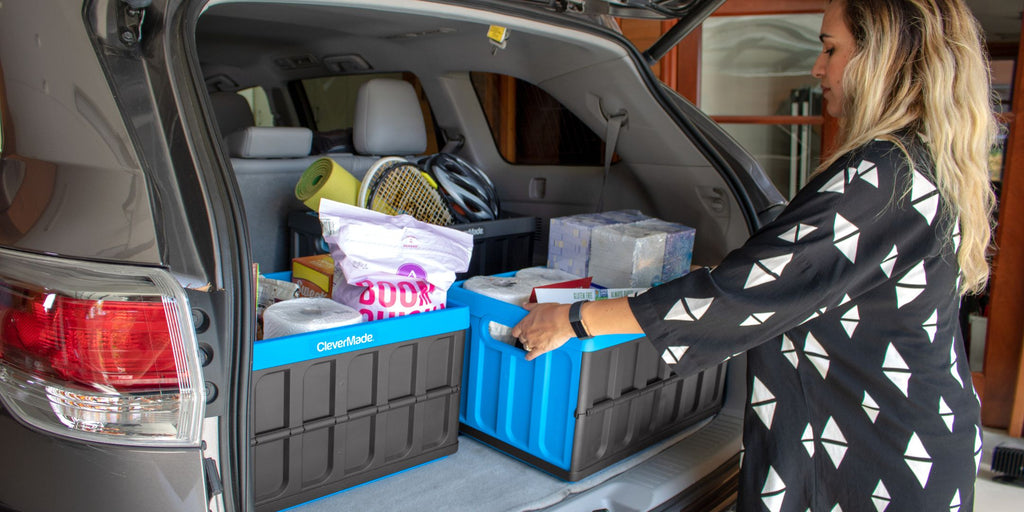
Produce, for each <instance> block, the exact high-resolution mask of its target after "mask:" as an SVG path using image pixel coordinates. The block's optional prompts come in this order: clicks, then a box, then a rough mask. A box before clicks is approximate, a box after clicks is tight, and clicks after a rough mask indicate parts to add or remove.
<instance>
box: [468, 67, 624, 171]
mask: <svg viewBox="0 0 1024 512" xmlns="http://www.w3.org/2000/svg"><path fill="white" fill-rule="evenodd" d="M470 76H471V78H472V81H473V88H474V89H475V90H476V94H477V97H478V98H479V99H480V104H481V106H482V108H483V110H484V114H485V115H486V117H487V124H488V125H489V126H490V128H491V135H492V136H493V137H494V143H495V145H497V146H498V150H499V151H500V152H501V156H502V158H504V159H505V160H507V161H508V162H511V163H516V164H531V165H538V164H558V165H601V164H602V163H603V162H604V149H603V142H602V140H601V138H600V137H598V136H597V135H596V134H595V133H594V132H593V131H592V130H591V129H590V128H589V127H588V126H586V125H585V124H583V122H582V121H580V120H579V118H578V117H576V116H575V115H574V114H573V113H572V112H570V111H569V109H567V108H565V106H563V105H562V104H561V103H559V102H558V100H556V99H555V98H553V97H552V96H551V95H550V94H548V93H547V92H545V91H544V90H543V89H541V88H540V87H537V86H536V85H533V84H531V83H529V82H525V81H523V80H520V79H518V78H515V77H511V76H507V75H499V74H494V73H470Z"/></svg>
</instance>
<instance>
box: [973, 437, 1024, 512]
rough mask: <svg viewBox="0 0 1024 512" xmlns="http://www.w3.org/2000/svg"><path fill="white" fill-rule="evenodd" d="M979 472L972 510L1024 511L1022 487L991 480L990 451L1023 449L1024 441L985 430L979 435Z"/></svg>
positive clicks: (996, 511) (988, 511)
mask: <svg viewBox="0 0 1024 512" xmlns="http://www.w3.org/2000/svg"><path fill="white" fill-rule="evenodd" d="M981 440H982V447H983V448H982V455H981V471H979V472H978V483H977V485H976V486H975V488H974V494H975V497H974V510H976V511H977V512H1019V511H1020V510H1022V509H1024V505H1022V504H1024V487H1019V486H1016V485H1010V484H1003V483H999V482H995V481H993V480H992V477H993V476H997V474H996V473H992V469H991V468H992V449H993V448H995V447H996V446H1000V445H1003V446H1009V447H1012V448H1021V449H1024V439H1022V438H1013V437H1009V436H1007V435H1006V431H1005V430H1003V431H1000V430H994V429H985V430H984V432H982V434H981Z"/></svg>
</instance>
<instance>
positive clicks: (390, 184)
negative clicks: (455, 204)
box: [358, 157, 453, 226]
mask: <svg viewBox="0 0 1024 512" xmlns="http://www.w3.org/2000/svg"><path fill="white" fill-rule="evenodd" d="M358 200H359V205H360V206H362V207H364V208H368V209H370V210H374V211H378V212H381V213H386V214H388V215H400V214H406V215H411V216H412V217H413V218H415V219H416V220H420V221H423V222H429V223H431V224H438V225H441V226H449V225H451V224H452V223H453V219H452V215H451V213H450V212H449V210H448V206H447V205H446V204H445V202H444V199H442V198H441V195H440V194H438V193H437V184H436V183H434V182H433V180H432V179H431V178H430V177H429V175H427V174H426V173H425V172H424V171H423V169H421V168H419V167H418V166H417V165H416V164H413V163H412V162H409V161H408V160H406V159H404V158H399V157H385V158H381V159H380V160H378V161H376V162H374V164H373V165H372V166H370V169H369V170H368V171H366V175H365V176H364V177H363V181H362V183H361V184H360V187H359V198H358Z"/></svg>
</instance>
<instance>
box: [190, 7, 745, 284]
mask: <svg viewBox="0 0 1024 512" xmlns="http://www.w3.org/2000/svg"><path fill="white" fill-rule="evenodd" d="M347 4H348V3H347V2H337V3H332V4H331V5H323V4H320V5H314V4H306V3H283V2H282V3H265V2H259V3H246V2H230V3H217V4H214V5H211V6H209V7H208V9H207V10H206V12H204V13H203V14H202V16H201V17H200V19H199V24H198V27H197V31H196V47H197V52H198V55H199V58H200V65H201V68H202V73H203V76H204V78H205V80H206V84H207V88H208V91H209V92H210V95H211V101H212V102H213V105H214V111H215V112H217V115H218V122H219V124H220V128H221V131H222V135H223V136H224V137H225V140H226V141H228V142H227V144H226V146H227V149H229V150H230V156H231V158H232V163H233V167H234V169H235V173H236V177H237V179H238V182H239V185H240V187H241V190H242V196H243V201H244V202H245V204H246V206H247V216H248V217H249V220H250V231H251V234H252V237H253V238H252V243H253V251H254V254H255V259H256V261H257V262H259V263H261V264H262V265H263V266H264V267H267V266H270V267H280V265H282V264H284V263H286V260H284V259H283V258H285V254H284V252H283V251H284V249H283V247H282V245H283V244H282V242H281V240H282V239H283V237H284V236H285V235H284V234H281V233H283V232H281V231H280V230H279V233H278V235H276V236H274V237H271V238H268V231H270V230H269V229H267V228H268V227H269V226H274V225H275V223H274V219H273V218H270V219H269V220H268V219H267V218H263V217H264V216H273V217H278V218H279V217H280V216H281V212H282V211H284V210H286V209H289V208H300V209H301V208H302V206H301V204H300V203H298V202H297V201H290V199H291V198H290V197H289V196H290V195H292V194H290V187H293V186H294V183H295V182H296V181H297V179H298V177H299V176H300V175H301V173H302V171H303V170H305V168H306V167H307V166H308V165H309V164H310V163H311V162H312V161H313V160H314V159H315V157H317V156H322V155H324V154H327V153H328V152H329V153H330V156H331V157H332V158H334V159H335V160H336V161H337V162H338V163H339V164H341V165H342V166H343V167H345V168H346V169H347V170H348V171H349V172H351V173H352V174H353V175H354V176H356V177H357V178H361V177H362V174H363V173H364V172H365V170H366V169H367V168H368V167H369V166H370V165H371V164H372V162H374V161H376V159H377V158H379V157H382V156H388V155H423V154H429V153H434V152H437V151H440V150H442V149H445V148H446V146H447V148H448V150H449V151H453V152H455V153H456V154H458V155H459V156H461V157H462V158H464V159H466V160H468V161H470V162H472V163H473V164H474V165H476V166H477V167H478V168H479V169H480V170H482V171H483V172H484V173H485V174H486V175H487V176H488V177H489V178H490V179H491V180H492V181H493V182H494V184H495V188H496V189H497V192H498V195H499V196H500V200H501V206H502V210H503V211H504V212H508V213H514V214H525V215H532V216H536V217H540V218H542V219H546V218H550V217H556V216H563V215H572V214H577V213H585V212H593V211H597V210H598V209H601V210H605V211H608V210H616V209H638V210H641V211H642V212H644V213H646V214H647V215H651V216H655V217H659V218H661V219H664V220H668V221H672V222H678V223H682V224H685V225H688V226H691V227H694V228H696V230H697V233H698V235H697V237H696V242H695V249H694V257H693V260H694V263H695V264H698V265H711V264H714V263H716V262H717V261H718V260H720V259H721V258H722V257H723V256H724V255H725V253H726V252H727V251H728V250H730V249H731V248H733V247H736V246H737V245H739V243H741V242H742V241H743V240H744V239H745V238H746V237H747V236H749V226H748V224H747V222H746V221H745V219H744V215H743V212H742V210H741V207H740V205H739V204H738V203H737V202H736V199H735V197H734V196H735V194H734V193H733V192H731V191H732V190H733V189H730V186H729V184H728V183H727V182H726V181H725V180H724V179H723V177H722V176H721V174H720V173H719V172H717V171H716V169H715V168H713V167H711V165H710V164H709V163H708V160H707V158H706V157H705V155H704V153H702V152H701V151H700V150H699V149H698V147H697V146H695V145H694V144H693V143H691V142H690V141H689V140H688V139H687V138H686V137H685V135H684V134H683V132H682V131H681V130H680V128H679V126H678V124H677V122H676V120H674V119H673V118H672V117H671V116H670V115H669V114H668V113H667V112H666V109H665V108H664V106H663V105H661V104H660V101H664V100H659V95H657V94H653V93H652V92H653V91H652V88H653V87H655V86H654V85H652V82H651V79H649V78H648V77H645V76H642V75H641V73H640V72H638V70H637V67H636V64H635V59H637V58H638V56H635V55H632V54H631V49H630V48H628V47H626V46H622V45H619V44H613V43H611V42H609V40H608V39H606V38H601V37H596V36H595V35H594V32H595V31H597V30H602V29H599V28H596V27H595V25H593V24H591V23H583V22H577V23H576V25H575V28H576V29H573V30H568V29H565V28H564V27H558V28H556V27H555V26H553V25H551V24H548V23H537V22H533V21H531V20H528V19H523V18H517V17H512V16H506V15H502V14H501V13H499V12H495V11H476V10H469V9H466V8H462V7H456V6H444V5H439V4H435V5H430V6H429V8H425V7H420V8H417V7H409V6H408V5H403V6H402V7H401V9H400V10H399V9H398V8H396V7H395V6H394V5H391V4H392V3H391V2H352V3H351V4H352V5H347ZM492 27H502V28H504V29H506V31H507V32H506V34H507V36H506V39H504V41H502V42H501V43H498V42H496V41H494V40H493V39H490V38H489V37H488V31H489V30H490V29H491V28H492ZM634 53H635V51H634ZM382 76H383V77H386V78H387V77H392V78H395V79H405V80H409V79H410V77H411V81H412V82H413V83H415V84H416V89H417V91H416V92H417V97H418V99H419V103H420V106H421V107H422V109H421V110H422V111H423V113H425V114H426V115H425V116H423V117H424V120H425V121H426V123H425V126H426V128H424V130H425V131H426V137H427V145H426V146H425V147H422V148H420V147H416V144H415V143H414V144H413V146H411V147H410V146H408V145H406V146H405V147H403V144H405V143H407V142H408V141H405V140H398V138H397V137H395V136H394V134H395V133H398V132H396V131H395V130H394V129H393V127H394V126H395V125H400V124H402V123H403V122H405V121H402V119H403V118H408V119H415V118H416V117H417V115H419V114H420V113H419V112H415V111H410V110H415V109H409V108H406V109H404V110H403V109H402V108H401V107H400V105H402V104H403V103H402V102H401V101H397V102H396V101H395V100H394V99H393V98H391V99H387V100H382V101H378V102H377V104H379V105H384V106H386V107H388V108H385V109H384V110H383V111H380V110H372V109H371V111H370V112H369V113H368V116H369V117H364V118H363V126H362V127H361V128H359V129H363V130H367V129H368V130H370V132H371V133H372V132H377V133H380V134H381V136H379V141H380V143H379V144H378V145H376V146H372V144H362V145H361V146H360V145H356V146H355V147H353V145H352V143H351V142H350V140H349V138H348V136H349V135H350V134H351V130H352V121H351V118H352V116H353V112H354V111H355V110H356V109H357V108H366V106H365V104H364V105H357V104H356V101H355V99H356V96H357V89H358V86H359V85H361V84H362V82H365V81H366V80H368V79H369V78H375V77H382ZM253 87H256V88H258V89H261V90H262V93H264V94H265V95H266V98H267V107H266V108H267V110H268V111H269V112H270V117H269V118H268V119H266V120H264V121H262V123H261V124H262V125H263V127H268V126H273V127H292V128H295V127H301V128H307V129H309V131H311V132H312V133H309V132H305V133H302V131H301V130H298V132H299V133H297V134H296V133H294V132H292V133H290V134H289V136H287V137H285V136H282V132H281V131H278V132H276V133H275V132H273V131H267V130H255V131H256V132H261V131H262V132H264V133H253V134H249V135H248V136H251V137H258V138H257V139H252V140H245V139H244V137H242V136H240V135H238V134H237V133H235V134H234V137H232V135H233V133H232V132H237V131H238V130H239V129H240V128H244V127H247V126H249V125H252V123H253V120H252V117H251V115H250V113H247V112H246V109H245V107H244V106H240V105H239V104H238V103H239V102H238V101H237V99H234V101H232V99H233V98H231V96H238V94H230V93H235V92H237V91H244V90H246V89H249V88H253ZM318 88H319V89H322V90H326V89H328V88H332V89H331V90H330V91H328V93H325V94H317V90H316V89H318ZM641 91H642V93H641V94H638V92H641ZM649 91H650V92H649ZM517 94H518V96H517ZM662 94H664V93H662ZM225 99H226V100H227V101H224V100H225ZM250 101H252V100H250ZM231 103H235V108H234V109H232V107H231V105H230V104H231ZM405 104H408V102H406V103H405ZM508 105H512V107H511V108H510V107H509V106H508ZM232 112H233V113H232ZM621 113H624V114H625V117H624V121H623V122H622V123H621V129H620V130H619V132H618V136H617V141H616V143H615V147H614V151H615V155H616V157H615V158H614V159H612V164H611V166H610V171H609V172H608V175H607V177H605V170H604V160H605V154H604V147H603V145H602V143H601V140H602V139H604V138H605V137H606V136H607V135H608V133H606V132H608V131H609V121H608V120H609V119H610V118H612V117H613V116H615V115H616V114H621ZM531 118H532V119H531ZM567 118H571V119H567ZM412 122H415V121H412ZM389 123H390V124H389ZM367 127H369V128H367ZM286 132H287V131H286ZM314 140H315V141H316V142H315V143H313V141H314ZM232 141H233V142H232ZM391 143H395V144H394V145H393V146H389V144H391ZM374 144H376V143H374ZM289 145H291V146H292V147H287V146H289ZM368 146H370V147H368ZM245 147H249V148H255V149H254V150H253V151H250V152H246V151H245V149H244V148H245ZM549 147H554V150H551V149H548V148H549ZM332 148H333V149H332ZM279 192H280V194H279ZM272 197H276V199H273V198H272ZM282 201H284V202H285V204H281V203H282ZM251 204H260V205H264V206H267V205H274V206H273V207H268V208H260V210H261V211H254V209H253V208H252V207H250V205H251ZM272 209H274V210H275V212H274V213H271V212H269V211H268V210H272ZM277 222H278V223H277V224H276V225H277V226H278V227H280V226H281V224H280V222H281V221H277ZM257 227H258V228H259V229H258V231H257V230H254V229H253V228H257ZM541 236H542V237H543V236H544V233H543V230H542V233H541ZM544 244H545V242H544V241H543V238H542V240H541V243H540V244H538V246H540V247H543V246H544ZM264 246H266V247H264ZM540 257H541V256H540V255H538V259H540ZM537 263H540V264H543V261H537ZM273 270H282V269H281V268H273Z"/></svg>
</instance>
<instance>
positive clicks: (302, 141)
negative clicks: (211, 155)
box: [225, 126, 313, 158]
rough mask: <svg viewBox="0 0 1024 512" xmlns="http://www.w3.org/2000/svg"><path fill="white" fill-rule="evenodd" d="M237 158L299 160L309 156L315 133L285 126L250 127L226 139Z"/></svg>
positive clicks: (230, 150)
mask: <svg viewBox="0 0 1024 512" xmlns="http://www.w3.org/2000/svg"><path fill="white" fill-rule="evenodd" d="M225 141H226V142H227V144H228V151H229V152H230V153H231V156H233V157H237V158H297V157H300V156H307V155H309V150H310V148H311V147H312V145H313V131H312V130H310V129H309V128H295V127H285V126H250V127H248V128H246V129H244V130H242V131H240V132H235V133H232V134H231V135H228V136H227V137H226V138H225Z"/></svg>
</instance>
